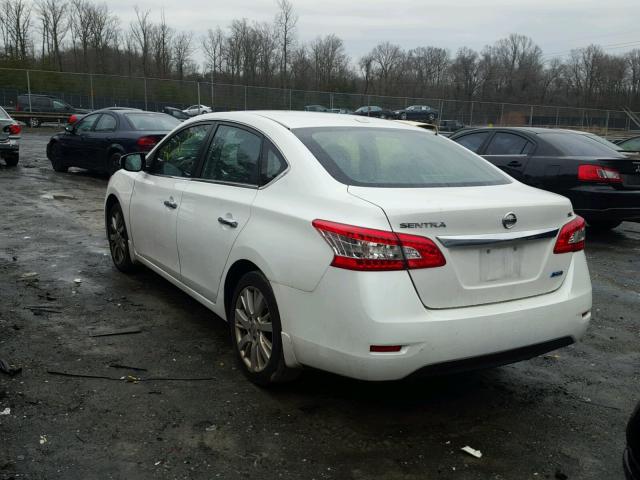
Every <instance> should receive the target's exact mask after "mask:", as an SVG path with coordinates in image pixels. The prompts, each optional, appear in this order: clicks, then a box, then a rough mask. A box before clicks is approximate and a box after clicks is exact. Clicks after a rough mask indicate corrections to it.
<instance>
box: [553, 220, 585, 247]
mask: <svg viewBox="0 0 640 480" xmlns="http://www.w3.org/2000/svg"><path fill="white" fill-rule="evenodd" d="M585 227H586V226H585V222H584V218H582V217H579V216H577V217H576V218H574V219H573V220H571V221H570V222H569V223H567V224H566V225H565V226H564V227H562V229H561V230H560V234H559V235H558V240H556V246H555V247H553V253H569V252H578V251H580V250H584V240H585V237H586V228H585Z"/></svg>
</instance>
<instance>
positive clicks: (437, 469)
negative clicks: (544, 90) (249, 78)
mask: <svg viewBox="0 0 640 480" xmlns="http://www.w3.org/2000/svg"><path fill="white" fill-rule="evenodd" d="M47 141H48V134H47V132H44V131H40V132H38V133H26V134H24V135H23V140H22V147H21V160H20V164H19V166H18V167H17V168H6V167H5V166H4V164H3V165H2V166H0V196H1V200H2V210H1V214H0V358H1V359H4V360H6V361H7V362H8V363H10V364H14V365H16V366H19V367H21V368H22V372H21V373H20V374H18V375H16V376H14V377H9V376H8V375H5V374H3V373H0V412H3V411H6V410H5V409H6V408H9V409H10V412H9V413H8V414H4V415H2V414H0V479H10V478H11V479H12V478H27V479H93V478H95V479H105V478H114V479H115V478H117V479H119V478H123V479H124V478H127V479H129V478H135V479H146V478H167V479H183V478H184V479H186V478H189V479H200V478H202V479H210V478H224V479H235V478H257V479H270V478H285V479H289V478H290V479H371V478H376V479H431V478H438V479H440V478H442V479H483V480H484V479H537V478H550V479H567V478H569V479H618V478H622V477H623V474H622V469H621V455H622V451H623V447H624V427H625V424H626V421H627V419H628V417H629V415H630V413H631V411H632V409H633V407H634V405H635V404H636V402H637V401H638V400H640V388H639V386H640V260H639V259H640V224H631V223H623V224H622V225H621V226H620V227H618V228H617V229H615V230H614V231H612V232H608V233H603V234H593V233H591V232H589V234H588V239H587V240H588V244H587V257H588V260H589V266H590V270H591V276H592V281H593V293H594V309H593V311H594V318H593V321H592V324H591V327H590V329H589V332H588V334H587V336H586V338H585V339H584V341H583V342H582V343H579V344H577V345H573V346H571V347H568V348H565V349H562V350H559V351H556V352H551V353H550V354H548V355H545V356H543V357H539V358H536V359H533V360H530V361H527V362H522V363H519V364H516V365H510V366H506V367H502V368H498V369H494V370H489V371H483V372H476V373H469V374H464V375H456V376H449V377H443V378H437V379H422V380H412V381H402V382H392V383H364V382H358V381H354V380H349V379H345V378H341V377H337V376H334V375H330V374H325V373H321V372H316V371H308V372H306V373H305V375H303V377H302V378H301V379H300V380H299V381H297V382H295V383H293V384H290V385H287V386H284V387H281V388H278V389H274V390H262V389H260V388H258V387H255V386H253V385H252V384H250V383H248V382H247V381H246V380H245V378H244V377H243V376H242V374H241V373H240V371H239V370H237V369H236V368H235V363H234V357H233V355H232V349H231V345H230V342H229V341H228V333H227V329H226V324H225V323H224V322H223V321H222V320H220V319H219V318H216V317H215V316H214V315H213V314H211V313H210V312H209V311H208V310H206V309H205V308H204V307H202V306H201V305H199V304H198V303H196V302H195V301H194V300H192V299H191V298H190V297H188V296H187V295H186V294H183V293H182V292H181V291H179V290H178V289H177V288H175V287H173V286H172V285H170V284H169V283H168V282H166V281H165V280H163V279H162V278H161V277H159V276H157V275H155V274H153V273H151V272H149V271H145V270H142V271H141V272H139V273H137V274H135V275H132V276H126V275H123V274H121V273H119V272H118V271H117V270H116V269H115V268H114V267H113V266H112V263H111V259H110V257H109V251H108V246H107V242H106V239H105V235H104V232H103V213H102V202H103V196H104V191H105V187H106V184H107V179H106V177H102V176H97V175H94V174H91V173H88V172H84V171H81V170H73V169H72V170H71V171H70V173H67V174H61V173H55V172H54V171H53V170H52V169H51V166H50V164H49V162H48V160H47V159H46V156H45V146H46V142H47ZM123 329H130V330H139V332H138V333H130V334H125V335H117V336H95V335H100V334H104V333H110V332H114V331H120V330H123ZM127 367H136V368H137V369H132V368H127ZM142 369H144V370H142ZM55 372H58V373H67V374H74V375H85V376H62V375H59V374H56V373H55ZM91 376H95V377H103V378H90V377H91ZM127 380H129V381H127ZM467 445H468V446H471V447H473V448H475V449H478V450H481V451H482V453H483V456H482V458H480V459H476V458H474V457H472V456H470V455H467V454H465V453H463V452H462V451H461V450H460V449H461V448H462V447H464V446H467Z"/></svg>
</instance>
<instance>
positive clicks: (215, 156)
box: [178, 123, 263, 302]
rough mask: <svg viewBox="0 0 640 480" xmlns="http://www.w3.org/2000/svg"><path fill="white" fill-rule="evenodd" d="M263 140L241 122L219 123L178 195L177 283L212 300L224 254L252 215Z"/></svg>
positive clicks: (214, 295) (223, 264)
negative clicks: (193, 176)
mask: <svg viewBox="0 0 640 480" xmlns="http://www.w3.org/2000/svg"><path fill="white" fill-rule="evenodd" d="M262 142H263V138H262V136H261V135H260V134H258V133H257V132H255V131H253V130H250V129H248V128H246V127H242V126H240V125H235V124H231V123H222V124H220V125H219V126H218V127H217V130H216V132H215V134H214V136H213V140H212V141H211V145H210V146H209V148H208V149H207V152H206V154H205V155H204V158H203V162H202V167H201V169H200V172H199V174H198V177H197V178H196V179H195V181H193V182H191V183H190V184H189V185H188V186H187V188H186V190H185V191H184V194H183V196H182V207H181V210H180V212H179V215H178V251H179V252H180V265H181V274H182V281H183V282H184V283H185V284H186V285H187V286H189V287H190V288H193V289H194V290H195V291H196V292H198V293H200V294H201V295H202V296H204V297H205V298H207V299H208V300H210V301H211V302H215V301H216V297H217V294H218V289H219V287H220V279H221V277H222V272H223V271H224V268H225V265H226V263H227V258H228V257H229V252H230V251H231V248H232V246H233V244H234V242H235V240H236V238H237V237H238V234H239V233H240V232H241V231H242V229H243V228H244V227H245V225H246V224H247V222H248V221H249V217H250V216H251V205H252V203H253V201H254V199H255V197H256V193H257V191H258V185H259V183H260V178H259V162H260V158H261V152H262Z"/></svg>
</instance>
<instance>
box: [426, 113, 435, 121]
mask: <svg viewBox="0 0 640 480" xmlns="http://www.w3.org/2000/svg"><path fill="white" fill-rule="evenodd" d="M427 119H428V120H429V121H430V122H433V121H434V120H435V119H436V115H435V114H434V113H430V114H429V115H427Z"/></svg>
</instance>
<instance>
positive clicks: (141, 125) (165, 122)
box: [125, 113, 181, 131]
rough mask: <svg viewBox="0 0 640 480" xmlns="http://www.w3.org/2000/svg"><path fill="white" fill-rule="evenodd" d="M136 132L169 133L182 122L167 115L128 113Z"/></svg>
mask: <svg viewBox="0 0 640 480" xmlns="http://www.w3.org/2000/svg"><path fill="white" fill-rule="evenodd" d="M125 117H127V120H129V123H131V126H133V129H134V130H145V131H156V130H157V131H168V130H173V129H174V128H175V127H176V126H178V125H180V123H181V122H180V120H178V119H176V118H173V117H172V116H170V115H167V114H166V113H127V114H125Z"/></svg>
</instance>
